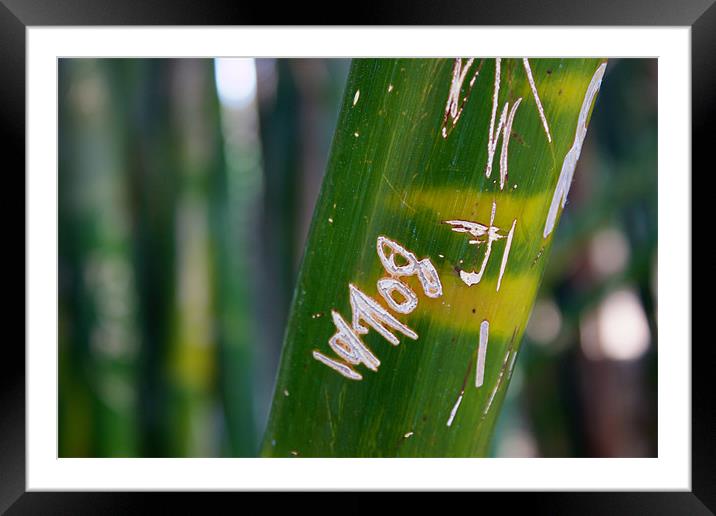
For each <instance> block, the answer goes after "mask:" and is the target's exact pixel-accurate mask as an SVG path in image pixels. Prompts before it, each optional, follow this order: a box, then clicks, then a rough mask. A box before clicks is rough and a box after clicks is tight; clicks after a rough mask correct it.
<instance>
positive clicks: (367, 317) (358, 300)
mask: <svg viewBox="0 0 716 516" xmlns="http://www.w3.org/2000/svg"><path fill="white" fill-rule="evenodd" d="M348 288H349V290H350V303H351V308H352V309H353V329H354V330H355V331H356V332H357V333H361V334H366V333H368V328H366V327H365V326H363V325H362V324H361V320H363V321H365V322H366V323H368V324H369V325H370V326H372V327H373V329H375V331H377V332H378V333H380V334H381V335H382V336H383V338H385V340H387V341H388V342H390V343H391V344H392V345H393V346H397V345H398V344H400V341H399V340H398V338H397V337H396V336H395V335H393V334H392V333H391V332H390V331H389V330H388V329H387V328H386V327H385V326H384V325H387V326H389V327H391V328H393V329H395V330H397V331H400V332H401V333H403V334H404V335H405V336H406V337H408V338H411V339H413V340H417V338H418V334H417V333H415V332H414V331H413V330H411V329H410V328H408V327H407V326H406V325H404V324H403V323H401V322H400V321H399V320H398V319H396V318H395V317H393V316H392V315H391V314H390V312H388V311H387V310H386V309H385V308H383V307H382V306H380V305H379V304H378V303H377V302H376V301H375V300H373V299H371V298H370V297H368V296H367V295H366V294H365V293H363V292H361V290H360V289H358V287H356V286H355V285H353V284H352V283H350V284H349V285H348Z"/></svg>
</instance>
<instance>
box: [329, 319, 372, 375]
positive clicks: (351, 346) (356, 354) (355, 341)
mask: <svg viewBox="0 0 716 516" xmlns="http://www.w3.org/2000/svg"><path fill="white" fill-rule="evenodd" d="M331 315H332V316H333V324H335V326H336V330H337V331H336V333H335V334H333V336H331V338H330V339H329V340H328V345H329V346H330V347H331V349H332V350H333V351H335V353H336V355H338V356H339V357H340V358H342V359H343V360H345V361H346V362H348V363H349V364H353V365H358V364H361V363H363V364H365V366H366V367H367V368H368V369H370V370H371V371H377V370H378V366H379V365H380V360H378V359H377V358H376V357H375V355H373V353H371V352H370V350H369V349H368V348H367V347H366V346H365V344H363V341H362V340H361V339H360V337H359V336H358V335H356V333H355V332H354V331H353V330H352V329H351V327H350V326H349V325H348V323H347V322H346V321H345V320H344V319H343V317H341V314H339V313H338V312H336V311H335V310H331Z"/></svg>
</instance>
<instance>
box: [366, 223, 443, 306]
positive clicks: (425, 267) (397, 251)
mask: <svg viewBox="0 0 716 516" xmlns="http://www.w3.org/2000/svg"><path fill="white" fill-rule="evenodd" d="M386 248H387V249H389V253H386ZM376 250H377V252H378V258H380V262H381V263H382V264H383V267H384V268H385V271H386V272H387V273H388V274H390V275H391V276H393V277H400V276H413V275H415V274H417V275H418V279H419V280H420V285H421V286H422V287H423V292H425V295H426V296H428V297H430V298H433V299H434V298H438V297H440V296H441V295H442V293H443V287H442V284H441V283H440V277H439V276H438V272H437V270H435V267H434V266H433V264H432V262H431V261H430V260H429V259H427V258H424V259H422V260H420V261H418V259H417V258H416V257H415V255H414V254H413V253H411V252H410V251H408V250H407V249H405V248H404V247H403V246H402V245H400V244H399V243H397V242H395V241H393V240H391V239H390V238H387V237H384V236H379V237H378V240H377V242H376ZM396 256H400V257H402V258H403V260H404V261H405V262H406V263H405V265H397V264H396V263H395V258H396Z"/></svg>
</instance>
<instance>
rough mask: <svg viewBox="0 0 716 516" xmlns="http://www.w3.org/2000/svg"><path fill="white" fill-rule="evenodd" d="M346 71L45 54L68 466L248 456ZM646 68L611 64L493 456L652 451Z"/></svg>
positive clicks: (651, 97) (652, 184) (653, 227)
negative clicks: (87, 460)
mask: <svg viewBox="0 0 716 516" xmlns="http://www.w3.org/2000/svg"><path fill="white" fill-rule="evenodd" d="M349 64H350V63H349V61H348V60H336V59H328V60H326V59H278V60H276V59H258V60H253V59H217V60H211V59H202V60H194V59H141V60H134V59H100V60H94V59H62V60H60V64H59V86H58V88H59V91H58V95H59V321H60V324H59V364H58V366H59V378H60V381H59V399H58V404H59V428H58V433H59V453H60V456H61V457H223V456H227V457H246V456H255V455H256V454H257V452H258V443H259V440H260V438H261V435H262V432H263V428H264V425H265V423H266V417H267V414H268V409H269V406H268V405H269V403H270V399H271V394H272V388H273V382H274V378H275V374H276V370H277V366H278V359H279V355H280V350H281V344H282V338H283V328H284V327H285V322H286V317H287V312H288V309H289V305H290V302H291V298H292V295H293V285H294V279H295V276H296V272H297V269H298V266H299V263H300V260H301V256H302V252H303V243H304V239H305V237H306V233H307V230H308V225H309V223H310V220H311V215H312V211H313V206H314V202H315V200H316V197H317V195H318V190H319V188H320V184H321V179H322V176H323V172H324V168H325V163H326V160H327V157H328V150H329V147H330V142H331V138H332V135H333V131H334V126H335V122H336V119H337V115H338V106H339V103H340V100H341V96H342V93H343V87H344V84H345V79H346V76H347V72H348V67H349ZM656 77H657V63H656V60H647V59H622V60H610V62H609V66H608V67H607V74H606V76H605V78H604V82H603V84H602V89H601V92H600V94H599V99H598V102H597V107H596V108H595V110H594V114H593V117H592V121H591V123H590V128H589V132H588V136H587V139H586V142H585V147H584V150H583V152H582V156H581V158H580V162H579V165H578V168H577V172H576V174H575V184H574V185H573V187H572V190H571V193H570V198H569V203H568V205H567V209H566V210H565V212H564V215H563V218H562V222H561V223H560V227H559V231H557V233H556V237H555V243H554V249H553V252H552V255H551V256H550V257H549V264H548V267H547V271H546V274H545V280H544V283H543V285H542V288H541V290H540V295H539V299H538V302H537V305H536V306H535V310H534V311H533V314H532V318H531V320H530V324H529V326H528V329H527V333H526V339H527V342H526V343H525V344H526V345H525V346H524V348H523V352H522V353H521V356H520V359H519V360H518V361H517V366H516V369H515V373H514V376H513V379H512V382H511V384H510V387H509V391H508V395H507V399H506V402H505V408H504V410H503V413H502V416H501V419H500V421H499V423H498V427H497V431H496V434H495V439H494V442H493V451H492V453H493V455H495V456H520V457H532V456H547V457H616V456H619V457H631V456H656V437H657V428H656V410H657V403H656V401H657V400H656V382H657V376H656V360H657V345H656V344H657V320H656V313H657V312H656V309H657V285H656V271H657V254H656V249H657V212H656V209H657V162H656V155H657V153H656V144H657V128H656V127H657V126H656V121H657V113H656V106H657V95H656Z"/></svg>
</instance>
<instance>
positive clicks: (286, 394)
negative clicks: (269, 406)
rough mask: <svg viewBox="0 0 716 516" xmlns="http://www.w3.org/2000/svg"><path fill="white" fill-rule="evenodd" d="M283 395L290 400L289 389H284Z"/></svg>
mask: <svg viewBox="0 0 716 516" xmlns="http://www.w3.org/2000/svg"><path fill="white" fill-rule="evenodd" d="M283 395H284V396H286V397H287V398H288V396H289V394H288V390H287V389H284V390H283Z"/></svg>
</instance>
